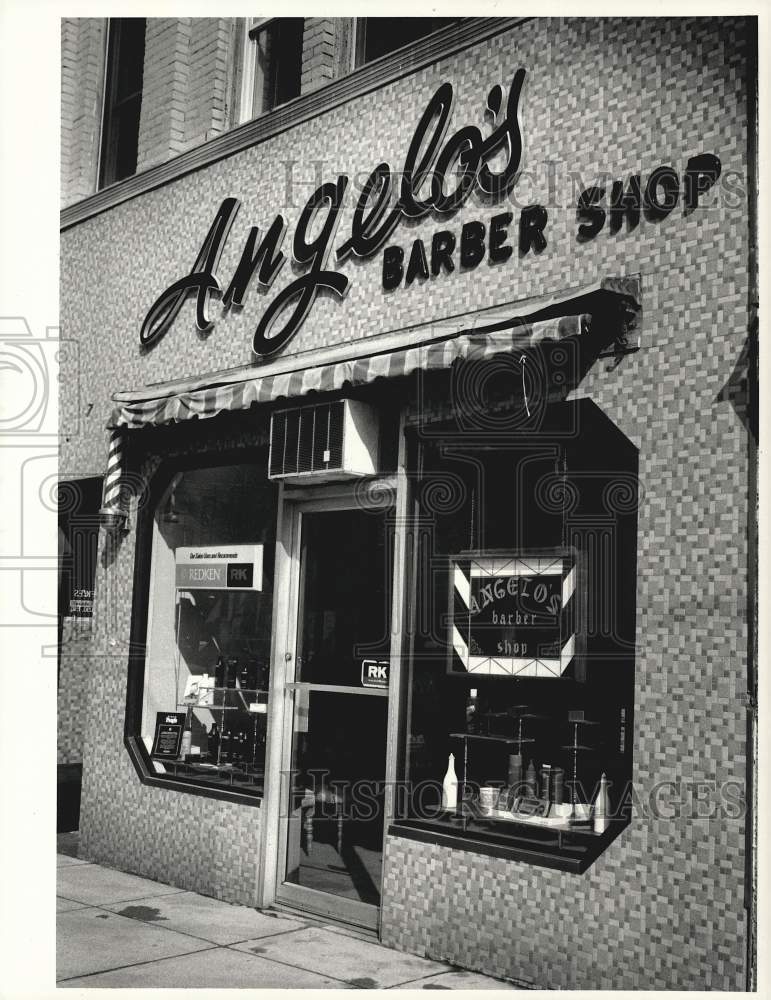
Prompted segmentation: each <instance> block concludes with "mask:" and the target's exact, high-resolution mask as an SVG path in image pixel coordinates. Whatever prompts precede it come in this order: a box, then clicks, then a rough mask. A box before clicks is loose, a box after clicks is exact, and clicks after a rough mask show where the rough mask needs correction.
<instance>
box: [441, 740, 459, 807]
mask: <svg viewBox="0 0 771 1000" xmlns="http://www.w3.org/2000/svg"><path fill="white" fill-rule="evenodd" d="M457 805H458V775H457V774H456V773H455V754H454V753H451V754H450V757H449V760H448V761H447V773H446V774H445V776H444V781H443V782H442V809H447V810H454V809H456V808H457Z"/></svg>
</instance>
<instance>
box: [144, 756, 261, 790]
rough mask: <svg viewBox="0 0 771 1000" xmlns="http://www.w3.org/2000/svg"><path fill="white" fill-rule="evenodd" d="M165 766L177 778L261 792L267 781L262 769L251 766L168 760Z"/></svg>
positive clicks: (164, 763)
mask: <svg viewBox="0 0 771 1000" xmlns="http://www.w3.org/2000/svg"><path fill="white" fill-rule="evenodd" d="M163 766H164V767H165V768H166V769H168V770H170V771H171V773H172V774H174V775H175V777H183V778H184V777H191V778H196V779H199V780H209V781H212V782H216V783H217V784H223V783H226V784H228V785H231V786H236V785H238V786H242V787H243V786H248V787H249V788H252V789H254V790H256V791H261V790H262V788H263V783H264V780H265V771H264V768H262V767H254V766H253V765H249V764H214V763H207V762H205V761H196V760H168V761H166V760H165V761H163Z"/></svg>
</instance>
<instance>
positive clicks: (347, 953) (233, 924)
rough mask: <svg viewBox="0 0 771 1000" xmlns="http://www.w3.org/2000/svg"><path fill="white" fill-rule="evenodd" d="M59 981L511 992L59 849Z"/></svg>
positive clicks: (350, 935)
mask: <svg viewBox="0 0 771 1000" xmlns="http://www.w3.org/2000/svg"><path fill="white" fill-rule="evenodd" d="M56 874H57V889H56V891H57V899H56V908H57V917H56V920H57V933H56V979H57V984H58V985H59V986H62V987H67V986H78V987H89V986H94V987H96V986H99V987H113V986H117V987H137V988H139V987H148V988H156V989H157V988H161V987H197V988H202V987H212V988H214V987H225V988H227V987H230V988H260V989H265V988H268V987H270V988H274V989H276V988H278V989H281V988H284V989H319V988H321V989H324V988H334V989H356V988H359V989H474V990H478V989H514V988H515V987H514V986H513V985H512V984H510V983H505V982H501V981H499V980H497V979H491V978H489V977H487V976H482V975H478V974H476V973H473V972H465V971H463V970H460V969H457V968H455V967H454V966H451V965H446V964H444V963H442V962H433V961H430V960H428V959H425V958H417V957H415V956H413V955H405V954H403V953H401V952H398V951H393V950H392V949H390V948H384V947H383V946H382V945H380V944H377V943H376V942H375V941H374V940H370V939H367V938H366V937H365V936H364V935H358V934H357V933H356V932H355V931H350V932H349V931H346V930H341V929H340V928H338V927H334V926H330V925H329V924H324V923H322V922H313V921H311V920H307V919H304V918H300V917H294V916H289V915H285V914H281V913H275V914H274V913H271V912H258V911H257V910H253V909H249V908H248V907H245V906H231V905H230V904H228V903H221V902H219V901H217V900H215V899H210V898H208V897H206V896H199V895H198V894H197V893H195V892H185V891H182V890H180V889H175V888H173V887H172V886H169V885H163V884H161V883H160V882H151V881H150V880H149V879H144V878H138V877H137V876H136V875H127V874H125V873H124V872H119V871H115V870H113V869H111V868H104V867H102V866H101V865H95V864H89V863H88V862H85V861H81V860H80V859H78V858H76V857H71V856H69V855H67V854H59V855H57V873H56Z"/></svg>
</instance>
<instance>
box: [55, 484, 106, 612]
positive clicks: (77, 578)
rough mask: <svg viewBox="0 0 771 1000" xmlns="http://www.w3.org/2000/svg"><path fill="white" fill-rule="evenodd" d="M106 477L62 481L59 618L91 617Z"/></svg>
mask: <svg viewBox="0 0 771 1000" xmlns="http://www.w3.org/2000/svg"><path fill="white" fill-rule="evenodd" d="M101 498H102V479H101V477H94V478H93V479H75V480H69V481H67V482H61V483H60V484H59V489H58V502H59V618H60V619H62V618H79V619H81V618H91V616H92V612H93V599H94V578H95V575H96V550H97V539H98V535H99V505H100V503H101Z"/></svg>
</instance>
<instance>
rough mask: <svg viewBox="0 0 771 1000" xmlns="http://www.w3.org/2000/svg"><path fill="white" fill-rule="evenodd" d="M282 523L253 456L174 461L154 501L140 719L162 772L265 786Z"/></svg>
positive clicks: (245, 788)
mask: <svg viewBox="0 0 771 1000" xmlns="http://www.w3.org/2000/svg"><path fill="white" fill-rule="evenodd" d="M275 522H276V490H275V486H274V484H273V483H271V482H269V481H268V480H267V478H266V476H265V469H264V467H261V466H259V465H256V464H239V465H219V466H213V467H208V468H197V469H190V470H185V471H180V472H177V473H176V474H175V475H174V476H173V478H172V479H171V481H170V483H169V485H168V487H167V489H166V490H165V492H164V493H163V495H162V496H161V498H160V501H159V502H158V504H157V505H156V509H155V512H154V526H153V534H154V537H153V544H152V565H151V580H150V594H149V611H148V622H147V657H146V662H145V672H144V686H143V697H142V720H141V738H142V741H143V743H144V746H145V749H146V751H147V753H148V755H150V760H151V765H150V766H151V768H152V769H153V773H154V774H156V775H167V776H173V777H174V778H177V779H182V780H184V781H194V782H195V783H197V784H200V783H204V784H212V785H224V786H226V787H228V788H233V789H237V790H238V791H240V792H247V793H253V794H259V793H261V792H262V790H263V783H264V767H265V744H266V731H267V722H268V716H267V710H268V688H269V681H270V652H271V619H272V611H273V561H274V548H275Z"/></svg>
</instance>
